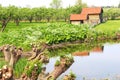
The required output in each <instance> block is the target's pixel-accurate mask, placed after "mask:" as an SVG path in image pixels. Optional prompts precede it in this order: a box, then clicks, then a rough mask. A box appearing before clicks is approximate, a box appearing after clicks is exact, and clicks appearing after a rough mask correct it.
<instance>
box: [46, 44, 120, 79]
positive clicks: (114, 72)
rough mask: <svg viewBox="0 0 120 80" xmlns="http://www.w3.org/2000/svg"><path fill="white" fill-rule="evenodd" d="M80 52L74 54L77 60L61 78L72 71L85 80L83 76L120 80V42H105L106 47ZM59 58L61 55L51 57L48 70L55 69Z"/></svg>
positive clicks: (86, 77) (78, 77)
mask: <svg viewBox="0 0 120 80" xmlns="http://www.w3.org/2000/svg"><path fill="white" fill-rule="evenodd" d="M76 53H77V52H76ZM98 53H99V54H98ZM80 54H81V55H77V56H74V61H75V62H74V63H73V65H72V66H71V67H70V68H69V69H68V70H67V71H66V72H65V73H63V74H62V75H61V76H60V77H59V79H60V78H61V77H62V76H63V75H65V74H68V73H69V72H70V71H72V72H73V73H75V74H76V76H77V78H76V80H83V78H85V80H93V79H97V80H102V79H105V78H109V79H111V80H120V70H119V68H120V64H119V63H120V44H114V45H110V44H105V45H104V49H99V50H97V51H95V49H92V51H90V52H89V54H88V53H87V52H86V53H85V54H83V52H82V53H80ZM86 55H87V56H86ZM57 59H59V57H57V58H51V59H50V63H49V64H47V65H46V67H47V70H46V72H51V71H52V70H53V69H54V64H55V61H56V60H57ZM118 78H119V79H118Z"/></svg>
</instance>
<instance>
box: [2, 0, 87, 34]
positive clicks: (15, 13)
mask: <svg viewBox="0 0 120 80" xmlns="http://www.w3.org/2000/svg"><path fill="white" fill-rule="evenodd" d="M78 3H79V5H78ZM50 5H51V7H50V8H46V7H36V8H29V7H23V8H21V7H16V6H13V5H10V6H8V7H4V6H2V5H0V21H1V26H2V30H1V31H2V32H3V31H4V29H5V28H6V26H7V24H8V22H9V21H14V22H15V23H16V25H17V26H18V25H19V23H20V21H29V22H30V23H31V22H33V21H35V22H40V21H45V22H50V21H52V22H53V21H68V20H69V16H70V14H73V13H80V12H81V10H82V8H83V7H86V6H87V5H86V4H83V3H82V1H81V0H77V4H76V5H74V6H69V7H67V8H62V7H61V0H53V1H52V2H51V4H50Z"/></svg>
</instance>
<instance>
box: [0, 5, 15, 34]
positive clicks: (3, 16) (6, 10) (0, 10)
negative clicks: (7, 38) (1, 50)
mask: <svg viewBox="0 0 120 80" xmlns="http://www.w3.org/2000/svg"><path fill="white" fill-rule="evenodd" d="M14 11H15V6H8V7H2V6H1V7H0V20H1V25H2V29H1V32H3V31H4V30H5V28H6V26H7V24H8V22H9V21H10V19H11V18H12V17H13V14H14Z"/></svg>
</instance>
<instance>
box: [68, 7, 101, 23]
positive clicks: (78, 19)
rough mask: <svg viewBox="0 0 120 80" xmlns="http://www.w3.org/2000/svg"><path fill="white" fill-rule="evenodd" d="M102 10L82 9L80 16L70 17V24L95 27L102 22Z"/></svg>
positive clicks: (99, 8)
mask: <svg viewBox="0 0 120 80" xmlns="http://www.w3.org/2000/svg"><path fill="white" fill-rule="evenodd" d="M102 15H103V9H102V8H101V7H94V8H83V9H82V12H81V14H72V15H71V16H70V23H71V24H83V23H84V24H85V23H86V24H91V25H97V24H99V23H101V22H102V20H103V18H102V17H103V16H102Z"/></svg>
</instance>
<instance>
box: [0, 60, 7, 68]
mask: <svg viewBox="0 0 120 80" xmlns="http://www.w3.org/2000/svg"><path fill="white" fill-rule="evenodd" d="M5 64H6V62H5V61H4V60H0V68H2V67H3V66H4V65H5Z"/></svg>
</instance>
